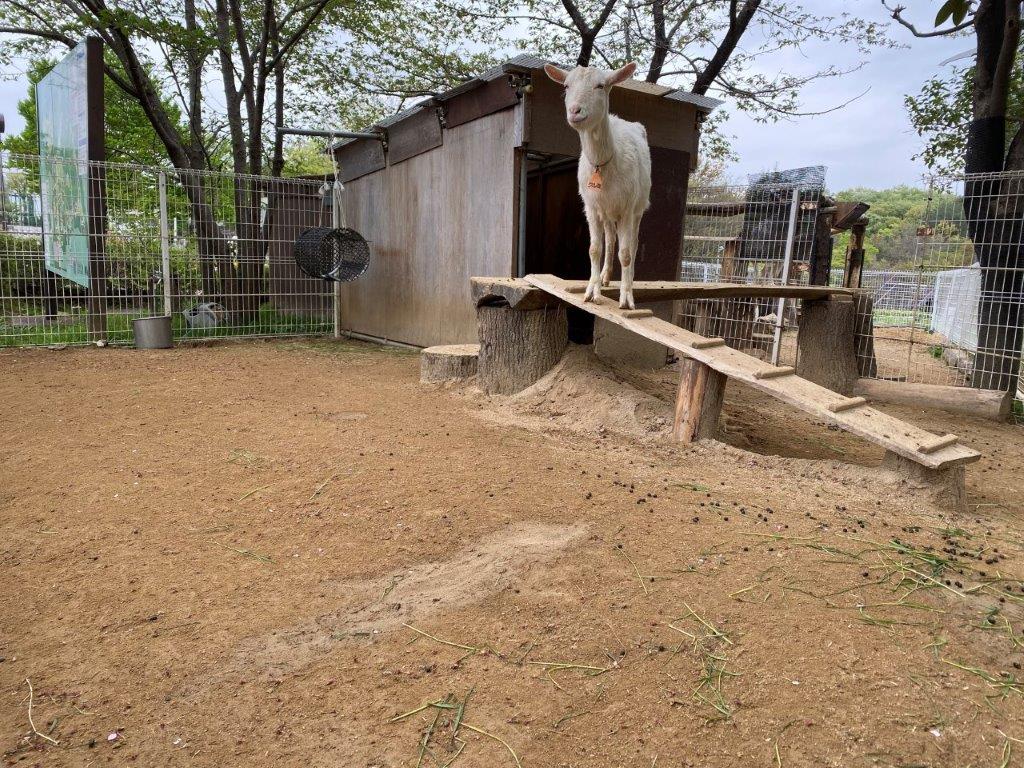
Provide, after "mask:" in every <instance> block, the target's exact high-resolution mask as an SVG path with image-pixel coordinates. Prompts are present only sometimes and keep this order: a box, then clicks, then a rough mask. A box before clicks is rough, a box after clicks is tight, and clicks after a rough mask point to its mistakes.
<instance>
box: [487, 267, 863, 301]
mask: <svg viewBox="0 0 1024 768" xmlns="http://www.w3.org/2000/svg"><path fill="white" fill-rule="evenodd" d="M533 277H544V276H543V275H540V276H538V275H534V276H533ZM554 279H556V280H559V283H560V286H561V287H562V288H564V289H565V290H566V291H569V292H570V293H577V294H579V295H580V296H581V297H582V295H583V292H584V291H585V290H586V288H587V281H586V280H561V279H560V278H554ZM527 282H530V278H529V277H528V278H527ZM470 283H471V285H472V290H473V299H474V303H475V304H476V305H477V306H480V305H481V304H482V303H487V302H488V300H489V299H490V300H504V301H505V302H507V303H508V305H509V306H510V307H512V308H513V309H537V308H539V307H542V306H545V305H550V304H551V301H550V299H549V298H548V296H547V295H546V294H550V292H549V291H547V289H543V290H541V289H540V287H539V286H537V287H536V288H529V287H526V286H524V285H523V281H522V280H519V279H516V278H509V277H506V278H501V277H474V278H471V280H470ZM530 284H531V285H536V284H535V283H532V282H531V283H530ZM601 293H602V295H604V296H607V297H609V298H614V299H616V301H617V300H618V296H619V284H618V282H613V283H612V284H611V285H609V286H607V287H605V288H602V289H601ZM854 293H855V292H854V291H853V290H851V289H849V288H832V287H830V286H825V285H756V284H751V283H682V282H670V281H666V280H637V281H635V282H634V283H633V298H634V300H635V301H636V303H637V304H645V303H650V302H655V301H676V300H683V299H733V298H746V297H753V298H768V299H777V298H786V299H823V298H825V297H827V296H836V295H846V296H852V295H853V294H854Z"/></svg>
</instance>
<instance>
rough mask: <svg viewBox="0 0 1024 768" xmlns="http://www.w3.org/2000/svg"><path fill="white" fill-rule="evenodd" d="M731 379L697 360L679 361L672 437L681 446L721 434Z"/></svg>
mask: <svg viewBox="0 0 1024 768" xmlns="http://www.w3.org/2000/svg"><path fill="white" fill-rule="evenodd" d="M727 381H728V377H727V376H726V375H725V374H723V373H719V372H718V371H716V370H715V369H714V368H711V367H710V366H708V365H705V364H704V363H702V362H699V361H698V360H693V359H691V358H689V357H683V358H681V359H680V360H679V391H678V392H677V394H676V410H675V420H674V422H673V424H672V436H673V437H674V438H675V439H676V440H677V441H679V442H680V443H692V442H693V441H694V440H704V439H706V438H713V437H716V436H717V435H718V417H719V415H720V414H721V412H722V399H723V397H724V396H725V383H726V382H727Z"/></svg>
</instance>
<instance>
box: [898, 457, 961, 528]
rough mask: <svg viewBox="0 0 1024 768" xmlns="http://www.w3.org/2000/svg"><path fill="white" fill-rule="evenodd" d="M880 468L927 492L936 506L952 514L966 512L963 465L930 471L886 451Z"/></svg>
mask: <svg viewBox="0 0 1024 768" xmlns="http://www.w3.org/2000/svg"><path fill="white" fill-rule="evenodd" d="M882 466H883V467H885V468H886V469H890V470H892V471H894V472H896V473H897V474H899V475H900V476H901V477H902V478H903V479H904V481H905V482H907V483H910V484H911V485H913V486H915V487H917V488H920V489H922V490H924V491H926V492H928V493H929V495H931V497H932V500H933V501H934V502H935V503H936V504H938V505H940V506H943V507H946V508H948V509H951V510H953V511H954V512H959V513H966V512H967V491H966V489H965V487H964V476H965V474H966V472H965V470H964V465H963V464H955V465H953V466H951V467H945V468H944V469H930V468H929V467H923V466H921V465H920V464H918V463H917V462H916V461H911V460H910V459H908V458H905V457H903V456H900V455H899V454H897V453H893V452H892V451H886V452H885V458H884V459H883V460H882Z"/></svg>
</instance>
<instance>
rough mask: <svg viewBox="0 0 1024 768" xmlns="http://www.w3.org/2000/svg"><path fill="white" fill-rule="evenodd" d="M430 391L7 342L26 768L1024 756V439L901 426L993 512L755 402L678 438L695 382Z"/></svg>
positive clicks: (12, 675)
mask: <svg viewBox="0 0 1024 768" xmlns="http://www.w3.org/2000/svg"><path fill="white" fill-rule="evenodd" d="M417 374H418V360H417V357H416V356H415V355H411V354H408V353H405V352H400V351H394V350H390V349H386V348H380V347H372V346H366V345H360V344H354V343H331V342H265V343H247V344H223V345H217V346H208V347H192V348H179V349H176V350H168V351H159V352H152V353H142V352H136V351H134V350H122V349H104V350H100V349H85V350H71V349H69V350H64V351H59V352H57V351H47V350H22V351H2V352H0V434H2V435H3V441H2V443H0V595H2V596H3V601H2V605H0V754H2V755H3V761H4V764H6V765H19V766H21V765H26V766H29V765H31V766H35V765H39V766H86V765H94V766H100V765H116V764H134V765H146V766H150V765H176V766H177V765H186V766H236V765H237V766H243V765H244V766H262V765H271V764H272V765H277V766H359V767H365V768H370V767H371V766H378V767H381V768H383V767H384V766H387V767H389V768H390V767H391V766H395V767H397V766H409V767H410V768H411V767H412V766H417V765H420V766H441V765H454V766H455V768H460V767H461V766H466V767H471V766H487V767H490V766H516V765H517V764H521V765H522V766H524V767H529V766H538V767H539V766H565V767H568V766H588V767H591V766H630V767H633V766H638V767H641V768H648V767H652V768H667V767H669V766H694V767H696V766H737V767H738V766H774V767H776V768H778V767H779V766H785V767H786V768H789V767H790V766H812V765H813V766H936V767H938V766H974V767H975V768H984V767H987V766H991V767H992V768H1006V767H1007V766H1013V765H1024V706H1022V704H1024V680H1022V677H1021V676H1022V674H1024V673H1022V672H1021V671H1020V667H1021V663H1022V661H1024V654H1022V651H1024V634H1022V633H1024V582H1022V581H1021V576H1022V575H1024V550H1022V544H1021V536H1020V534H1021V518H1020V512H1021V498H1022V492H1024V473H1022V463H1024V451H1022V448H1024V432H1022V431H1021V428H1019V427H1014V426H1009V425H998V424H995V423H990V422H983V421H979V420H973V419H970V418H965V417H960V416H954V415H950V414H944V413H939V412H931V411H923V410H919V409H912V408H898V407H895V406H893V407H891V408H890V407H887V410H891V411H892V412H894V413H896V414H898V415H901V416H903V417H906V418H908V419H911V420H913V421H915V422H916V423H918V424H920V425H921V426H924V427H927V428H930V429H933V430H935V431H936V432H940V431H952V432H955V433H956V434H958V435H960V436H961V437H962V438H963V439H964V440H965V441H966V442H967V443H969V444H970V445H973V446H974V447H976V448H978V449H979V450H980V451H982V453H983V454H984V458H983V459H982V460H981V461H980V462H978V463H976V464H973V465H971V466H970V467H969V469H968V472H967V486H968V494H969V502H970V512H969V513H968V514H966V515H964V514H954V513H951V512H950V511H948V510H944V509H941V508H939V507H937V506H935V504H934V503H933V502H932V501H931V500H930V497H929V495H928V494H927V493H926V492H924V490H922V489H919V488H915V487H912V486H910V485H907V484H906V483H905V482H903V481H901V480H900V479H899V478H897V477H896V476H894V475H891V474H888V473H886V472H885V471H883V470H881V469H880V468H877V465H878V464H879V463H880V461H881V458H882V457H881V451H880V450H879V449H877V448H875V447H874V446H871V445H868V444H866V443H864V442H862V441H860V440H858V439H856V438H853V437H850V436H848V435H846V434H844V433H841V432H838V431H834V430H831V429H828V428H826V427H825V426H824V425H822V424H818V423H815V422H813V421H811V420H809V419H807V418H804V417H803V416H801V415H800V414H798V413H797V412H795V411H793V410H791V409H789V408H787V407H785V406H783V405H780V404H777V403H774V402H765V401H763V400H762V399H761V398H760V397H759V396H758V395H756V394H755V393H753V392H751V391H749V390H745V389H743V388H741V387H738V386H735V385H734V384H730V388H729V391H728V394H727V399H726V406H725V416H724V424H725V433H724V439H725V440H726V443H728V444H726V445H723V444H718V443H708V444H702V445H699V446H696V447H681V446H677V445H673V444H671V443H669V442H667V441H665V440H664V439H662V438H661V437H660V434H661V433H660V432H659V430H660V429H663V428H664V414H665V412H666V410H665V409H667V405H668V402H669V401H670V399H671V376H670V375H669V376H668V378H665V377H659V376H641V375H633V374H629V373H618V374H615V376H617V377H618V378H612V379H609V378H608V377H604V378H602V377H601V376H597V378H596V379H595V381H597V382H598V383H599V384H600V386H599V387H598V390H599V391H597V390H595V392H594V393H593V394H588V390H587V387H581V386H577V387H575V389H574V388H572V387H568V388H567V385H566V384H565V382H562V383H558V382H555V381H554V380H552V382H549V385H545V386H548V388H547V389H544V387H541V388H539V389H536V390H534V391H533V392H531V393H529V394H528V395H527V396H525V397H523V398H520V399H519V400H517V401H515V402H512V401H495V400H491V399H489V398H485V397H483V396H481V395H479V394H474V393H473V392H472V391H471V390H469V389H466V388H462V387H423V386H421V385H420V384H419V383H418V375H417ZM598 380H599V381H598ZM609 381H619V382H621V383H622V385H623V386H626V385H629V384H634V385H636V386H638V387H640V388H641V389H643V390H644V392H645V394H644V395H643V398H640V399H639V400H634V401H633V404H632V405H630V401H629V400H628V399H625V400H623V399H621V397H620V395H619V394H617V393H616V391H615V390H614V388H613V387H611V386H610V385H609V384H608V382H609ZM601 382H603V383H601ZM545 393H547V394H545ZM566 398H569V399H571V400H572V403H568V404H567V403H566V402H565V400H566ZM643 403H646V405H645V406H644V409H640V407H639V404H643ZM591 404H593V407H591ZM595 409H597V410H598V415H597V416H594V413H593V412H594V410H595ZM640 410H643V413H640V412H639V411H640ZM587 414H590V415H589V416H587ZM601 414H604V415H603V416H602V415H601ZM629 419H633V423H634V426H635V428H636V429H635V430H634V431H633V432H631V431H630V430H629V429H620V427H621V426H622V424H624V423H626V422H628V421H629ZM605 420H607V421H608V422H609V423H608V424H605V423H603V421H605ZM627 426H628V425H627ZM645 429H646V430H647V434H644V433H643V430H645ZM30 684H31V693H30V687H29V686H30ZM424 705H426V706H424Z"/></svg>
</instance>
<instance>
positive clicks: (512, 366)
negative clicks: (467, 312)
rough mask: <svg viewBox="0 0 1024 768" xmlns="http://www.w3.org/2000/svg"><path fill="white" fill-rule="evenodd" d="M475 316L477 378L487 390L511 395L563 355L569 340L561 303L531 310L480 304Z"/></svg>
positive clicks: (492, 392) (523, 387)
mask: <svg viewBox="0 0 1024 768" xmlns="http://www.w3.org/2000/svg"><path fill="white" fill-rule="evenodd" d="M476 318H477V330H478V332H479V334H480V357H479V361H478V363H477V373H478V377H479V379H478V380H479V382H480V388H481V389H482V390H483V391H484V392H486V393H487V394H499V395H511V394H513V393H515V392H519V391H521V390H524V389H526V388H527V387H528V386H530V385H531V384H533V383H534V382H535V381H537V379H539V378H540V377H541V376H543V375H544V374H545V373H547V372H548V371H549V370H551V368H552V366H554V365H555V363H557V362H558V361H559V360H561V359H562V352H564V351H565V345H566V344H567V343H568V328H567V325H566V319H565V306H564V305H563V304H559V305H557V306H554V307H546V308H544V309H534V310H519V309H512V308H510V307H508V306H481V307H477V310H476Z"/></svg>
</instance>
